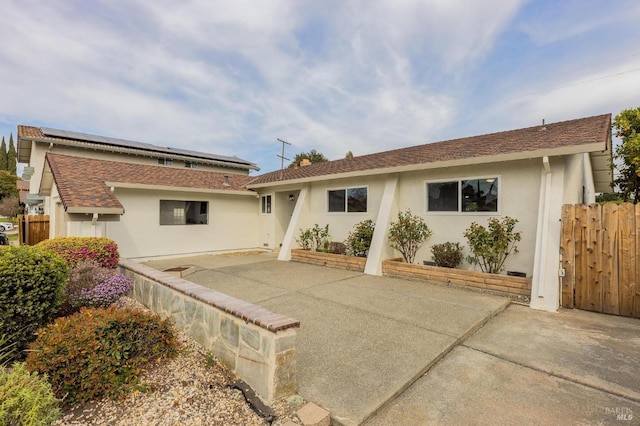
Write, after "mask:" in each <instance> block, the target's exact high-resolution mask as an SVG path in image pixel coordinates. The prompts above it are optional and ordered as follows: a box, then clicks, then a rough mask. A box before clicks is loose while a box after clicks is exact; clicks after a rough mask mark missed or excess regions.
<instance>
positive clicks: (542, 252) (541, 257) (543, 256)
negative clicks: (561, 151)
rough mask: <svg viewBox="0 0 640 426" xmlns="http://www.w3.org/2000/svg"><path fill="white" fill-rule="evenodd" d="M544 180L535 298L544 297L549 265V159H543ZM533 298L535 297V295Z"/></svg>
mask: <svg viewBox="0 0 640 426" xmlns="http://www.w3.org/2000/svg"><path fill="white" fill-rule="evenodd" d="M542 165H543V167H544V171H543V175H544V179H542V180H541V181H540V203H539V206H538V227H537V228H538V231H537V232H536V255H535V262H534V265H533V276H534V279H535V280H536V281H537V283H536V286H535V287H536V290H537V291H536V294H535V297H539V298H543V297H544V277H545V276H546V265H547V243H548V239H549V209H550V204H551V202H550V199H551V177H552V176H553V174H552V173H551V164H550V163H549V157H548V156H545V157H543V158H542ZM531 296H534V295H533V294H532V295H531Z"/></svg>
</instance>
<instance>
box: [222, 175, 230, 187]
mask: <svg viewBox="0 0 640 426" xmlns="http://www.w3.org/2000/svg"><path fill="white" fill-rule="evenodd" d="M222 185H224V186H231V185H229V176H228V175H224V181H223V182H222Z"/></svg>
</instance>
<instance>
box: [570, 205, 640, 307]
mask: <svg viewBox="0 0 640 426" xmlns="http://www.w3.org/2000/svg"><path fill="white" fill-rule="evenodd" d="M560 245H561V248H560V254H561V255H562V265H563V268H564V270H565V276H564V278H563V280H562V306H563V307H569V308H573V307H575V308H579V309H585V310H589V311H595V312H604V313H608V314H615V315H623V316H630V317H636V318H640V283H639V282H638V280H639V279H640V267H639V266H638V264H637V262H638V261H640V204H639V205H633V204H630V203H623V204H621V205H619V206H618V205H615V204H605V205H604V206H601V205H598V204H592V205H589V206H585V205H575V206H570V205H565V206H563V208H562V233H561V243H560Z"/></svg>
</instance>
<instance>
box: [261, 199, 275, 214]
mask: <svg viewBox="0 0 640 426" xmlns="http://www.w3.org/2000/svg"><path fill="white" fill-rule="evenodd" d="M272 200H273V198H272V197H271V194H268V195H263V196H262V197H260V212H261V213H262V214H271V208H272V204H271V203H272Z"/></svg>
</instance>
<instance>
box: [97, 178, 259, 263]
mask: <svg viewBox="0 0 640 426" xmlns="http://www.w3.org/2000/svg"><path fill="white" fill-rule="evenodd" d="M115 195H116V197H117V198H118V200H120V202H121V203H122V205H123V206H124V210H125V214H124V215H123V216H122V218H121V220H120V221H119V222H107V223H106V236H107V237H109V238H112V239H113V240H115V241H116V242H117V243H118V246H119V248H120V255H121V256H123V257H126V258H149V257H156V256H176V255H188V254H197V253H208V252H216V251H224V250H242V249H254V248H257V247H260V244H259V241H258V238H257V236H258V232H257V231H258V225H257V223H258V222H257V217H258V216H257V214H256V208H257V207H256V206H257V204H258V200H257V199H256V197H255V196H246V195H226V194H204V193H193V192H180V191H174V192H169V191H146V190H136V189H124V188H115ZM160 200H183V201H208V202H209V218H208V223H207V224H206V225H160Z"/></svg>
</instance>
